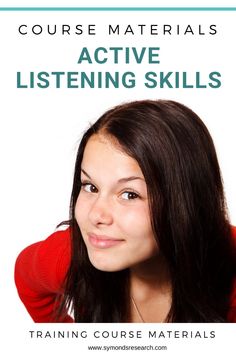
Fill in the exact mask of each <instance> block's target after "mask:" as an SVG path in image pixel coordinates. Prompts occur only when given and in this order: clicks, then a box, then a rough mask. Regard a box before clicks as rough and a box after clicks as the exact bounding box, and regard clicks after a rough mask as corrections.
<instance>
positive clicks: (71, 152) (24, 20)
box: [0, 1, 236, 353]
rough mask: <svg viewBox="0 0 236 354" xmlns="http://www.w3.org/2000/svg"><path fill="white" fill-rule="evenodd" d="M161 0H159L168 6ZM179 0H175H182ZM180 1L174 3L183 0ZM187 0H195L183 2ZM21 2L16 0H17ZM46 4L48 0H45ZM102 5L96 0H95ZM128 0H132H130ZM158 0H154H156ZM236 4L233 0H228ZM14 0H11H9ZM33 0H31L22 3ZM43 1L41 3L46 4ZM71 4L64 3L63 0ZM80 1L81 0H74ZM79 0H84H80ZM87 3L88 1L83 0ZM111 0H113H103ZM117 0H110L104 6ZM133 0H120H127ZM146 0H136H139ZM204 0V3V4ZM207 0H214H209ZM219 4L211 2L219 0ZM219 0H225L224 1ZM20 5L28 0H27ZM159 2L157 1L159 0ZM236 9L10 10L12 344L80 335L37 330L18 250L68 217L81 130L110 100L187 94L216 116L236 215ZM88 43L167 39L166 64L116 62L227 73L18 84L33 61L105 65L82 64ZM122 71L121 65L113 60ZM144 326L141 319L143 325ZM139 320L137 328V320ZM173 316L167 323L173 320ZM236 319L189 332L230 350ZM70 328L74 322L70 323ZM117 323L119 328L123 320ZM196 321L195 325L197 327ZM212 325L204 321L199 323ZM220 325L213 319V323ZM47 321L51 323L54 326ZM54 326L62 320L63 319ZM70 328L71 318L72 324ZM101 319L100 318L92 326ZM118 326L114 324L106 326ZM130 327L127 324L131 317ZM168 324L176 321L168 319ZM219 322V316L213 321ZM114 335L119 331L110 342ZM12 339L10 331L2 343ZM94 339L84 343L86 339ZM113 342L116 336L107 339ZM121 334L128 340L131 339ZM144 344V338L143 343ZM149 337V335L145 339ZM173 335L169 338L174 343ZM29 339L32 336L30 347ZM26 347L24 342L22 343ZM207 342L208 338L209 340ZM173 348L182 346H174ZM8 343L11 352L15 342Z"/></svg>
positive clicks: (6, 258)
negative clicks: (171, 79)
mask: <svg viewBox="0 0 236 354" xmlns="http://www.w3.org/2000/svg"><path fill="white" fill-rule="evenodd" d="M163 3H164V2H160V4H159V3H158V4H157V3H155V6H161V5H163ZM172 3H173V2H172ZM172 3H171V2H170V5H173V4H172ZM182 3H183V5H187V4H186V2H182ZM182 3H180V4H179V3H178V6H181V5H182ZM202 3H203V2H202ZM11 4H12V5H17V4H16V1H15V2H13V1H12V2H11ZM44 4H45V5H46V2H43V1H41V2H40V6H43V5H44ZM51 4H52V5H61V2H60V1H58V2H51V3H48V2H47V6H50V5H51ZM90 4H91V5H95V2H93V3H92V2H90ZM126 4H127V5H128V3H127V2H126ZM149 4H150V5H153V2H151V1H149V2H147V3H145V6H147V5H149ZM228 4H229V5H231V4H230V2H227V3H225V4H224V5H223V6H226V5H228ZM0 5H1V6H2V5H5V6H9V5H10V4H9V3H6V2H5V3H4V2H3V1H1V2H0ZM20 5H21V6H23V5H30V6H31V5H32V2H31V3H30V4H29V2H28V3H27V2H26V1H25V2H23V3H21V4H20ZM36 5H39V4H36ZM62 5H63V4H62ZM69 5H74V4H73V2H72V1H71V2H70V3H69V4H67V6H69ZM76 5H77V6H80V4H78V2H77V3H76ZM81 5H82V2H81ZM85 5H86V4H85ZM99 5H100V6H103V3H101V4H100V3H99ZM105 5H108V2H105V1H104V6H105ZM122 5H123V3H122V2H119V6H122ZM138 5H139V3H138V2H135V6H138ZM200 5H201V4H200V2H199V1H198V4H197V6H200ZM204 5H205V6H207V5H208V3H205V2H204ZM209 5H210V2H209ZM216 5H217V3H216V2H215V4H214V6H216ZM18 6H19V5H18ZM86 6H87V5H86ZM153 6H154V5H153ZM235 15H236V13H235V12H224V13H217V12H212V13H208V12H192V13H190V12H185V13H184V12H183V13H174V12H170V13H168V12H166V13H165V12H164V13H158V12H153V13H139V12H136V13H130V12H127V13H125V12H121V13H119V12H113V13H112V12H111V13H109V12H107V13H101V12H100V13H99V12H97V13H95V12H91V13H90V12H87V13H86V12H85V13H84V12H83V13H80V12H70V13H59V12H54V13H48V12H42V13H40V12H35V13H32V12H28V13H27V12H22V13H20V12H11V13H10V12H9V13H7V12H6V13H3V12H0V53H1V56H0V63H1V66H0V92H1V105H0V125H1V127H0V154H1V185H0V195H1V198H0V201H1V217H2V247H1V250H0V256H1V257H0V262H1V264H0V269H1V315H2V321H1V322H2V324H3V326H4V331H3V332H2V335H1V336H2V337H3V339H4V338H5V344H6V345H8V348H9V349H10V348H11V346H13V344H14V345H15V344H16V345H17V346H18V351H21V350H22V351H23V350H24V352H29V353H30V352H31V350H34V351H35V352H36V353H37V350H38V352H42V350H44V347H45V348H46V349H45V352H47V351H48V352H49V351H50V352H51V351H52V349H53V348H55V349H56V348H57V349H56V350H57V352H60V349H61V352H63V351H65V350H66V349H65V348H67V347H68V345H71V348H75V347H76V345H78V344H76V345H75V347H73V346H74V342H73V343H72V342H63V343H61V342H59V341H54V342H53V344H52V342H50V343H51V344H49V343H48V342H47V341H41V342H40V341H32V340H29V338H28V334H27V331H28V330H32V328H41V327H40V326H39V325H33V324H32V320H31V318H30V317H29V316H28V314H27V313H26V311H25V309H24V308H23V306H22V304H21V303H20V301H19V299H18V297H17V293H16V290H15V287H14V282H13V269H14V262H15V259H16V256H17V254H18V253H19V252H20V251H21V250H22V249H23V248H24V247H25V246H27V245H28V244H30V243H33V242H36V241H38V240H40V239H44V238H45V237H46V236H48V235H49V234H50V233H51V232H53V230H54V228H55V226H56V225H57V224H58V223H59V222H60V221H62V220H65V219H67V218H68V205H69V198H70V192H71V183H72V176H73V164H74V159H75V154H76V148H77V146H78V141H79V138H80V137H81V134H82V132H83V130H84V129H85V128H86V127H87V126H88V123H89V122H93V121H94V120H95V119H97V118H98V117H99V116H100V114H102V113H103V112H104V111H105V110H107V109H108V108H110V107H112V106H113V105H115V104H118V103H120V102H124V101H127V100H133V99H143V98H153V99H156V98H166V99H174V100H177V101H180V102H182V103H184V104H186V105H188V106H189V107H190V108H192V109H193V110H194V111H195V112H196V113H197V114H198V115H199V116H200V117H201V118H202V119H203V121H204V122H205V123H206V125H207V127H208V128H209V131H210V133H211V134H212V137H213V139H214V142H215V145H216V148H217V152H218V157H219V161H220V165H221V169H222V175H223V178H224V182H225V191H226V197H227V201H228V207H229V212H230V216H231V220H232V223H233V224H236V203H235V196H236V183H235V180H236V167H235V162H234V161H235V151H236V142H235V80H236V74H235V62H236V53H235V48H234V43H235V34H236V28H235V26H236V25H235ZM88 23H91V24H93V23H96V25H97V29H98V31H97V32H98V34H97V35H96V36H90V37H89V36H87V35H83V36H76V35H74V36H73V35H71V36H70V37H69V38H68V37H67V36H64V37H62V36H60V35H59V34H58V35H56V36H47V34H46V33H45V34H44V35H41V36H33V35H29V36H20V35H19V34H18V32H17V28H18V26H19V25H20V24H28V25H34V24H41V25H42V26H45V25H47V24H52V25H53V24H57V25H58V26H60V25H61V24H70V25H71V26H72V27H73V25H76V24H85V25H86V24H88ZM106 23H112V24H115V23H120V24H124V25H127V24H129V23H130V24H133V26H134V27H135V25H137V24H143V23H145V24H151V23H153V24H159V25H160V26H161V25H162V24H171V25H173V26H174V25H176V24H180V25H181V26H183V27H184V26H185V25H188V24H191V25H192V27H193V28H195V29H196V28H197V26H198V24H202V26H203V28H205V29H206V28H207V26H209V25H210V24H216V25H217V29H218V34H217V35H216V36H207V35H206V36H201V37H200V36H198V35H195V36H175V35H173V36H171V37H168V36H161V35H160V36H152V37H151V36H150V35H148V34H147V35H144V36H140V35H138V34H137V35H135V36H122V35H121V36H119V37H115V36H114V37H109V36H107V35H106V33H105V30H104V28H105V24H106ZM83 46H87V47H88V48H91V49H92V48H95V47H97V46H104V47H109V46H123V47H130V46H136V47H137V48H141V47H144V46H152V47H155V46H158V47H161V52H160V59H161V64H160V65H157V66H150V65H148V64H143V65H142V66H140V65H135V64H132V66H131V67H129V66H127V65H122V63H121V64H120V65H117V66H116V67H115V70H120V71H126V70H131V71H135V72H137V73H139V74H137V75H140V76H141V74H142V73H144V72H146V71H151V70H153V71H157V72H158V71H180V72H181V71H188V72H189V73H194V72H196V71H201V73H202V75H203V77H207V75H208V74H209V72H211V71H219V72H221V74H222V83H223V84H222V87H221V88H220V89H158V88H156V89H147V88H145V87H144V86H143V85H141V84H138V85H137V87H136V88H135V89H125V88H122V87H121V88H120V89H103V90H101V89H84V90H82V89H54V88H48V89H45V90H42V89H37V88H36V89H17V88H16V72H17V71H21V72H22V73H24V74H25V75H27V73H29V72H30V71H35V72H38V71H48V72H50V71H95V70H98V71H102V70H105V69H104V66H102V65H100V66H99V65H94V66H89V65H88V66H86V65H83V66H79V65H78V64H77V60H78V55H79V53H80V50H81V48H82V47H83ZM107 69H108V70H110V71H114V66H113V65H111V66H110V67H109V66H107V67H106V70H107ZM137 326H138V325H137ZM137 326H134V325H133V327H132V328H136V327H137ZM168 326H170V325H167V327H168ZM232 326H234V325H228V326H221V327H220V330H219V332H218V337H217V340H216V341H214V342H213V341H209V342H208V341H202V342H200V341H199V342H197V344H199V346H196V341H189V345H191V351H192V352H193V353H195V352H198V351H199V350H200V345H201V346H203V345H204V348H205V349H206V350H207V348H208V346H209V348H213V347H214V350H215V351H216V352H218V351H217V350H219V352H220V351H222V350H225V349H224V348H225V346H226V347H227V352H228V353H230V352H232V353H233V352H234V351H230V350H231V349H230V345H229V344H230V342H229V341H228V342H224V340H223V338H230V336H231V334H232V331H233V330H234V332H235V327H234V329H233V327H232ZM65 327H66V328H68V326H65ZM113 327H114V325H113V326H110V327H109V328H113ZM192 327H194V326H193V325H192V326H191V325H189V327H188V328H189V329H191V328H192ZM200 327H201V328H205V327H204V326H199V328H200ZM216 327H217V328H219V327H218V326H211V327H210V328H211V329H214V328H216ZM44 328H45V326H44ZM47 328H50V329H55V328H57V327H56V326H54V325H48V326H47ZM69 328H70V327H69ZM90 328H91V327H90ZM106 328H108V327H106ZM122 328H124V327H122ZM164 328H166V327H165V326H164ZM208 328H209V326H208ZM112 343H113V344H114V341H113V342H112V341H111V342H109V344H110V345H111V344H112ZM3 344H4V342H3V341H1V344H0V346H2V345H3ZM85 344H86V343H85V341H84V342H83V343H80V345H84V350H86V345H85ZM106 344H108V343H106ZM121 344H127V343H126V342H125V341H124V340H123V341H121ZM143 344H144V343H143ZM145 344H146V345H147V344H149V343H148V342H145ZM164 344H166V343H162V345H164ZM167 344H168V343H167ZM26 345H27V346H28V347H27V348H28V349H26ZM180 345H181V349H182V352H186V353H187V352H189V345H186V343H185V342H183V341H179V342H178V344H177V342H176V341H174V342H173V345H172V346H171V347H170V348H169V350H168V352H170V353H172V352H173V353H174V352H176V350H177V349H179V348H180V347H179V346H180ZM20 348H21V350H20ZM23 348H24V349H23ZM201 348H202V347H201ZM172 350H173V351H172ZM10 351H11V350H8V351H6V352H10Z"/></svg>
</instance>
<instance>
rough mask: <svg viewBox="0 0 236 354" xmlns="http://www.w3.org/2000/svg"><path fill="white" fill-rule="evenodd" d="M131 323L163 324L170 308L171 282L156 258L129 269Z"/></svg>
mask: <svg viewBox="0 0 236 354" xmlns="http://www.w3.org/2000/svg"><path fill="white" fill-rule="evenodd" d="M130 298H131V301H130V306H131V322H156V323H157V322H165V319H166V317H167V315H168V313H169V310H170V307H171V281H170V275H169V271H168V269H167V266H166V263H165V261H164V260H163V258H162V257H160V256H158V257H155V258H152V259H150V260H148V261H145V262H143V263H142V264H139V265H137V266H135V267H132V268H131V269H130Z"/></svg>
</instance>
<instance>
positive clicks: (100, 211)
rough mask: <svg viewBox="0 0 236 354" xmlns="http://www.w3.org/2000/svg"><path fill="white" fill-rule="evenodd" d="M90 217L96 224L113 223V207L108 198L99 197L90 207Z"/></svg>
mask: <svg viewBox="0 0 236 354" xmlns="http://www.w3.org/2000/svg"><path fill="white" fill-rule="evenodd" d="M89 219H90V221H91V223H92V224H93V225H95V226H98V225H110V224H112V222H113V216H112V207H111V205H110V203H109V202H108V200H107V199H106V198H104V197H103V198H102V197H101V196H100V197H99V196H98V197H97V199H96V200H95V201H94V203H93V205H92V207H91V209H90V212H89Z"/></svg>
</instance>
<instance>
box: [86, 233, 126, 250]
mask: <svg viewBox="0 0 236 354" xmlns="http://www.w3.org/2000/svg"><path fill="white" fill-rule="evenodd" d="M88 240H89V243H90V244H91V245H92V246H93V247H95V248H110V247H113V246H117V245H119V244H121V243H122V242H124V240H122V239H115V238H110V237H109V236H105V235H95V234H88Z"/></svg>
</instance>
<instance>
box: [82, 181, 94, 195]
mask: <svg viewBox="0 0 236 354" xmlns="http://www.w3.org/2000/svg"><path fill="white" fill-rule="evenodd" d="M81 187H82V189H83V190H84V191H85V192H88V193H97V191H98V190H97V188H96V187H95V186H94V185H93V184H92V183H82V184H81Z"/></svg>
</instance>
